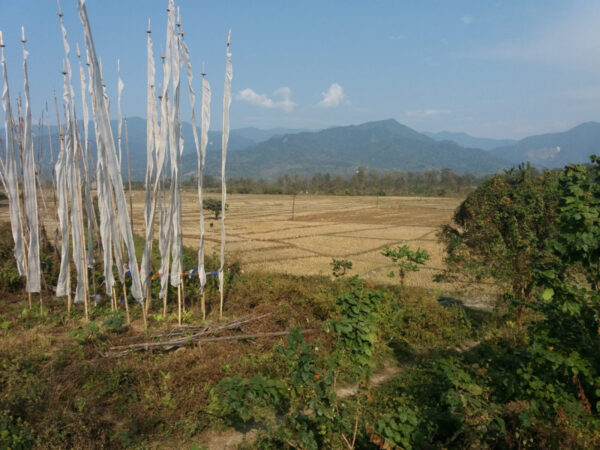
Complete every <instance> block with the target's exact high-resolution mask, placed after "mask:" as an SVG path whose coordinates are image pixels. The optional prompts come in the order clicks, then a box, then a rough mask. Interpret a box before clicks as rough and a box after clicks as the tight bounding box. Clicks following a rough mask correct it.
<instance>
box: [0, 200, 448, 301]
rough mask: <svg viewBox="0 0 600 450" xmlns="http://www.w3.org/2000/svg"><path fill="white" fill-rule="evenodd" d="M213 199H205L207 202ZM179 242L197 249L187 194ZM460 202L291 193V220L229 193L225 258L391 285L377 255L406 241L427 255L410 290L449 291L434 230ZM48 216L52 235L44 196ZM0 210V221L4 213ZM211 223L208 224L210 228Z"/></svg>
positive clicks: (285, 203)
mask: <svg viewBox="0 0 600 450" xmlns="http://www.w3.org/2000/svg"><path fill="white" fill-rule="evenodd" d="M213 196H214V197H217V195H215V194H209V197H213ZM182 198H183V205H184V208H183V241H184V244H185V245H188V246H190V247H192V248H197V246H198V242H199V237H200V231H199V219H198V217H199V206H198V200H197V196H196V192H195V191H194V190H190V191H184V192H183V195H182ZM459 203H460V200H458V199H450V198H429V197H427V198H419V197H380V198H379V199H377V198H376V197H342V196H309V195H298V196H296V199H295V205H294V209H295V211H294V220H293V221H292V220H291V218H292V196H289V195H230V196H229V199H228V206H229V208H228V212H227V242H228V244H227V247H226V249H227V253H228V254H229V256H232V257H234V258H235V259H236V260H239V261H241V263H242V265H243V268H244V269H245V270H257V271H276V272H285V273H291V274H295V275H308V274H323V275H329V274H330V273H331V268H330V263H331V258H333V257H336V258H345V259H349V260H350V261H352V263H353V269H352V271H351V272H350V273H351V274H357V275H360V276H363V277H365V278H368V279H371V280H373V281H376V282H382V283H395V282H397V280H394V279H390V278H389V277H388V274H389V272H390V271H391V270H392V269H393V265H392V264H391V261H390V260H388V259H387V258H385V257H383V256H382V255H381V249H383V248H384V247H386V246H395V245H403V244H408V245H409V246H411V247H413V248H417V247H420V248H424V249H426V250H427V251H428V252H429V254H430V255H431V260H430V261H429V262H428V264H427V267H426V268H425V269H423V270H422V271H421V272H418V273H411V274H409V275H408V277H407V284H408V285H413V286H425V287H435V288H441V289H449V288H451V286H449V285H445V284H442V285H440V284H433V276H434V275H435V274H436V273H438V272H439V271H440V269H441V268H442V267H443V261H442V258H443V248H442V247H441V246H440V244H439V243H438V242H437V239H436V232H437V229H438V228H439V226H440V225H441V224H443V223H448V222H449V221H450V220H451V218H452V214H453V212H454V210H455V209H456V207H457V206H458V204H459ZM46 204H47V205H48V209H49V213H48V215H44V219H45V224H46V226H47V228H48V230H49V231H50V233H49V234H50V235H51V236H52V235H53V231H52V230H53V229H54V227H55V225H54V223H53V220H52V218H53V217H54V213H53V208H54V205H53V200H52V195H51V193H50V192H46ZM143 208H144V195H143V192H141V191H136V192H135V193H134V200H133V218H134V229H135V232H136V233H138V234H142V233H143V231H144V224H143ZM6 214H7V211H6V208H0V218H2V217H3V216H6ZM206 217H207V225H206V250H207V252H208V253H211V252H213V251H216V250H217V249H218V245H219V242H220V228H219V224H218V222H216V221H215V220H214V216H212V215H211V214H210V213H208V212H207V215H206ZM211 223H212V224H213V226H212V227H211V226H210V225H211Z"/></svg>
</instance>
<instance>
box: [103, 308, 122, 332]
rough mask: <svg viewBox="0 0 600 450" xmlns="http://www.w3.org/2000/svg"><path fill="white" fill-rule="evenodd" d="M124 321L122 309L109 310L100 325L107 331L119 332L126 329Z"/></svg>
mask: <svg viewBox="0 0 600 450" xmlns="http://www.w3.org/2000/svg"><path fill="white" fill-rule="evenodd" d="M126 323H127V319H126V317H125V313H123V312H122V311H111V313H110V314H109V316H108V318H107V319H106V320H105V321H104V323H103V324H102V326H103V327H104V329H105V330H107V331H112V332H116V333H120V332H123V331H125V330H126V329H127V326H126Z"/></svg>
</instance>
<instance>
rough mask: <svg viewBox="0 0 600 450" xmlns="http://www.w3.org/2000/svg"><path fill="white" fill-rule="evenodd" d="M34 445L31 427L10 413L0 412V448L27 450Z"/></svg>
mask: <svg viewBox="0 0 600 450" xmlns="http://www.w3.org/2000/svg"><path fill="white" fill-rule="evenodd" d="M33 444H34V438H33V431H32V430H31V427H30V426H29V425H28V424H27V423H26V422H23V421H22V420H21V419H20V418H18V417H17V418H15V417H13V416H12V415H11V414H10V411H0V448H6V449H13V450H19V449H29V448H32V447H33Z"/></svg>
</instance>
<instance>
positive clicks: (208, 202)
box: [202, 198, 227, 220]
mask: <svg viewBox="0 0 600 450" xmlns="http://www.w3.org/2000/svg"><path fill="white" fill-rule="evenodd" d="M222 206H223V203H222V202H221V200H217V199H216V198H205V199H203V200H202V207H203V208H204V209H207V210H208V211H212V212H214V213H215V220H216V219H218V218H219V214H221V209H222ZM225 209H227V204H225Z"/></svg>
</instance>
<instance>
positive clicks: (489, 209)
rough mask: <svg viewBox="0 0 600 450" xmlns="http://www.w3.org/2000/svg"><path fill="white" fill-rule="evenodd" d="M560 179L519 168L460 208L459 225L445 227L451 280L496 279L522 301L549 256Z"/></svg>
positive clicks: (492, 180) (496, 179)
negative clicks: (463, 278)
mask: <svg viewBox="0 0 600 450" xmlns="http://www.w3.org/2000/svg"><path fill="white" fill-rule="evenodd" d="M558 200H559V194H558V173H557V172H544V173H543V174H539V173H538V172H537V171H536V170H534V169H532V168H531V167H530V166H520V167H519V168H518V169H511V170H509V171H507V172H505V173H504V174H499V175H494V176H493V177H491V178H490V179H489V180H487V181H486V182H484V183H483V184H482V185H481V186H480V187H478V188H477V189H476V190H475V191H474V192H473V193H472V194H470V195H469V196H468V197H467V198H466V200H465V201H464V202H463V203H462V204H461V205H460V206H459V207H458V209H457V210H456V212H455V214H454V225H445V226H443V227H442V229H441V231H440V234H439V238H440V240H441V241H442V242H443V243H444V245H445V246H446V253H447V256H446V258H445V262H446V266H447V270H446V273H445V274H444V275H445V277H446V278H454V277H456V276H457V275H458V274H461V275H467V276H469V277H471V278H474V279H477V280H481V279H488V278H491V279H493V280H496V281H497V282H498V283H499V284H500V285H501V286H502V288H506V289H508V290H510V292H511V293H513V294H515V295H518V296H520V297H522V298H527V297H529V295H530V293H531V291H532V289H533V287H534V286H535V280H534V267H535V266H536V264H538V263H540V262H541V261H543V260H544V259H545V258H547V256H548V249H547V246H546V244H547V243H548V241H549V240H550V239H551V238H552V237H553V236H554V233H555V221H556V218H557V213H558V210H557V206H558Z"/></svg>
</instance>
